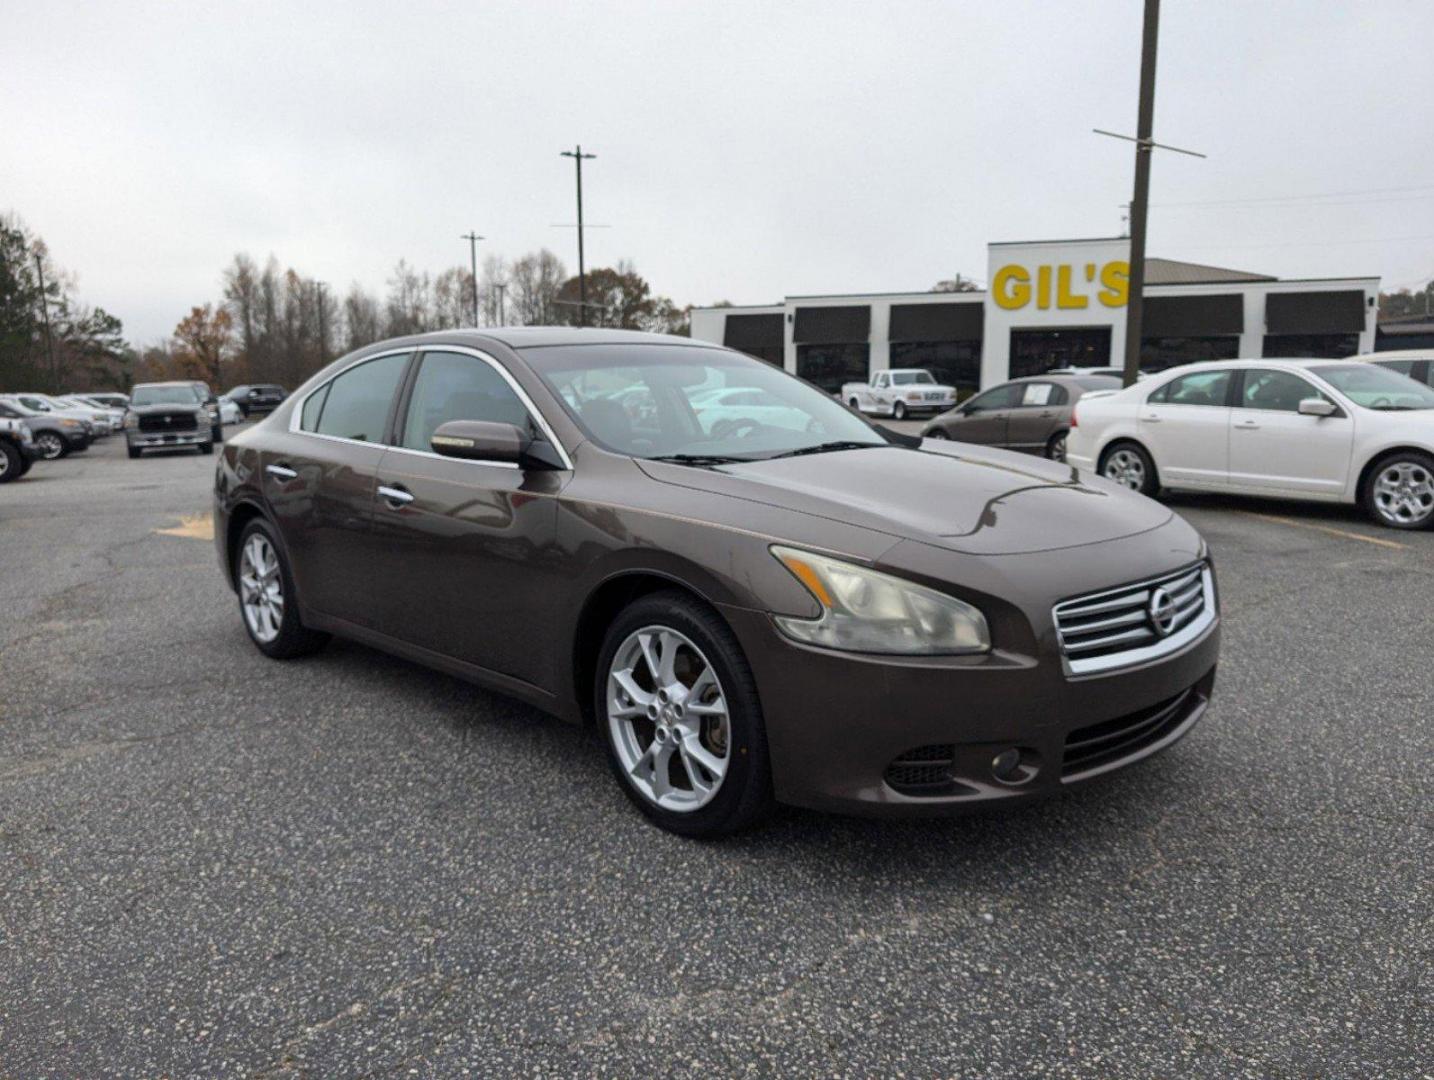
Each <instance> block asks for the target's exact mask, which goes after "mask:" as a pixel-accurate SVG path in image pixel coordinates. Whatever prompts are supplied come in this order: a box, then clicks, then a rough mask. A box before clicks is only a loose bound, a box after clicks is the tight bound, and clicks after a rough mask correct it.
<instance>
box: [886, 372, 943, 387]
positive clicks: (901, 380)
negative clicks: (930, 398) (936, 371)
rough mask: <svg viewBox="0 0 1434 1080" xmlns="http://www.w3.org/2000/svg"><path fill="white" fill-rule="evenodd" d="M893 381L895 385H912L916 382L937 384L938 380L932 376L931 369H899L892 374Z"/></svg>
mask: <svg viewBox="0 0 1434 1080" xmlns="http://www.w3.org/2000/svg"><path fill="white" fill-rule="evenodd" d="M891 381H892V383H893V385H895V386H912V385H914V384H916V383H920V384H922V385H927V386H935V385H936V380H935V379H933V378H932V377H931V372H929V371H898V372H895V373H894V374H893V375H892V376H891Z"/></svg>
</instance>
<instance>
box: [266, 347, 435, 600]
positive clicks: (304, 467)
mask: <svg viewBox="0 0 1434 1080" xmlns="http://www.w3.org/2000/svg"><path fill="white" fill-rule="evenodd" d="M411 356H412V350H409V349H405V350H402V351H400V352H394V353H388V354H385V355H382V356H377V357H373V358H371V359H367V360H364V361H362V362H360V363H358V364H354V365H353V366H351V367H348V368H346V369H345V370H344V371H343V372H341V373H340V374H338V375H337V376H335V377H334V378H333V379H331V380H330V381H329V382H327V383H325V384H324V385H323V386H321V387H319V388H318V389H317V390H314V391H313V392H312V393H310V394H309V395H308V396H307V397H306V398H305V399H304V401H303V403H302V406H301V407H300V408H299V409H298V410H297V411H296V412H295V414H294V418H293V422H292V424H291V426H290V429H289V431H288V432H287V433H286V434H285V435H284V437H283V438H282V439H277V440H275V441H274V442H273V443H272V444H271V448H270V449H268V450H266V451H265V453H264V455H263V458H262V461H261V467H262V468H263V476H262V477H261V478H260V483H261V485H262V487H263V491H264V495H265V498H266V500H267V501H268V503H269V506H270V508H271V510H272V511H273V514H274V519H275V521H276V523H277V524H278V526H279V530H280V533H281V534H282V538H283V541H284V546H285V548H286V550H287V551H288V555H289V560H290V563H291V564H292V566H293V570H294V580H295V584H296V586H297V589H298V591H299V594H300V596H301V597H302V598H303V601H304V604H305V605H306V606H308V607H311V608H314V609H315V610H317V611H319V612H321V613H323V614H325V615H330V616H334V617H336V618H340V619H344V620H346V621H348V622H352V623H356V624H358V625H361V626H371V625H373V624H374V619H373V615H372V608H373V605H372V604H371V603H370V602H369V598H370V590H371V588H372V586H373V580H374V574H375V572H376V571H377V569H378V557H379V551H378V541H377V539H376V537H375V535H374V531H373V510H374V489H375V487H376V486H377V483H378V464H379V461H380V459H381V458H382V457H383V455H384V442H385V438H386V435H387V432H388V427H389V424H390V422H391V418H392V415H393V411H394V409H395V407H396V404H397V398H398V389H399V387H400V386H401V385H402V382H403V376H404V373H405V371H406V369H407V367H408V363H409V360H410V358H411Z"/></svg>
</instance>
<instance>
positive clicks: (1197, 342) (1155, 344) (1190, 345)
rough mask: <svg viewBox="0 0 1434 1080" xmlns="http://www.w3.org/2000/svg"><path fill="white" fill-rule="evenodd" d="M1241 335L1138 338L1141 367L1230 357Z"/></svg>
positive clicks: (1149, 368)
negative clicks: (1139, 339) (1139, 340)
mask: <svg viewBox="0 0 1434 1080" xmlns="http://www.w3.org/2000/svg"><path fill="white" fill-rule="evenodd" d="M1239 355H1240V339H1239V338H1238V337H1233V336H1230V335H1227V334H1219V335H1211V336H1209V337H1148V338H1144V339H1143V340H1142V341H1141V342H1140V370H1141V371H1164V370H1165V369H1166V368H1173V367H1179V366H1180V365H1181V364H1193V363H1195V362H1196V361H1197V360H1233V359H1235V357H1237V356H1239Z"/></svg>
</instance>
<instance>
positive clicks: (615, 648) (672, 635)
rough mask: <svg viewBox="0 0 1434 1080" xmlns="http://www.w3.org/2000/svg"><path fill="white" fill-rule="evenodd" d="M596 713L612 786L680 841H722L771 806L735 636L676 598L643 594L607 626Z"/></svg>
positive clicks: (755, 715)
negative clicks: (695, 838)
mask: <svg viewBox="0 0 1434 1080" xmlns="http://www.w3.org/2000/svg"><path fill="white" fill-rule="evenodd" d="M593 691H594V695H595V705H596V716H597V722H598V726H599V727H600V728H601V730H602V734H603V740H604V743H605V744H606V746H607V755H608V761H609V763H610V764H611V766H612V770H613V773H614V775H615V776H616V777H617V779H618V783H619V784H620V785H621V786H622V788H623V790H624V791H625V792H626V793H627V795H628V797H629V798H630V799H632V801H633V802H634V803H636V804H637V807H638V809H640V810H641V811H642V812H643V813H644V814H646V815H647V816H648V817H649V818H651V819H652V820H653V821H654V822H656V823H657V824H658V825H660V826H661V827H662V828H664V829H667V830H668V831H670V832H674V833H678V834H680V835H683V836H703V837H711V836H724V835H727V834H729V833H733V832H736V831H737V830H739V829H742V828H744V827H746V826H748V825H751V824H752V823H754V822H755V821H757V820H758V819H760V818H761V817H763V816H764V815H765V814H766V813H767V812H768V811H769V810H770V808H771V805H772V782H771V768H770V765H769V762H768V757H767V739H766V729H765V726H764V724H763V722H762V707H761V703H760V702H759V701H758V698H757V687H756V683H755V681H754V680H753V678H752V671H751V669H750V668H749V667H748V666H747V661H746V658H745V657H743V655H742V650H741V648H740V646H739V645H738V643H737V639H736V637H735V636H734V635H733V633H732V631H731V630H730V629H729V628H728V626H727V625H726V623H724V622H723V621H722V620H721V619H720V618H718V617H717V615H716V614H715V613H714V612H713V611H712V610H711V609H710V608H707V607H706V606H704V605H702V604H700V603H698V602H697V601H695V600H693V599H692V598H690V597H688V596H687V595H685V594H683V593H679V592H660V593H654V594H652V595H650V596H646V597H643V598H642V599H640V600H638V601H636V602H635V603H633V604H632V605H631V606H629V607H628V608H627V609H626V610H624V611H623V612H622V613H621V614H620V615H619V616H618V617H617V619H616V620H615V621H614V622H613V624H612V625H611V626H610V627H609V628H608V630H607V634H606V635H605V637H604V639H603V646H602V651H601V653H600V654H599V657H598V665H597V672H596V679H595V685H594V687H593Z"/></svg>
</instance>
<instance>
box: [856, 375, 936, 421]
mask: <svg viewBox="0 0 1434 1080" xmlns="http://www.w3.org/2000/svg"><path fill="white" fill-rule="evenodd" d="M841 399H842V400H843V401H845V402H846V403H847V404H848V405H850V406H851V407H852V408H853V409H856V410H857V411H858V412H864V413H872V414H874V415H877V416H890V417H891V418H892V419H894V420H902V419H904V418H905V417H906V416H907V415H908V414H910V413H917V412H945V411H946V410H947V409H952V408H955V407H956V388H955V387H954V386H941V385H940V384H938V383H937V382H936V380H935V379H933V378H932V377H931V372H929V371H924V370H922V369H921V368H892V369H891V370H890V371H877V372H873V373H872V376H871V378H870V379H868V380H867V381H866V382H864V383H859V382H853V383H846V384H845V385H844V386H842V388H841Z"/></svg>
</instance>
